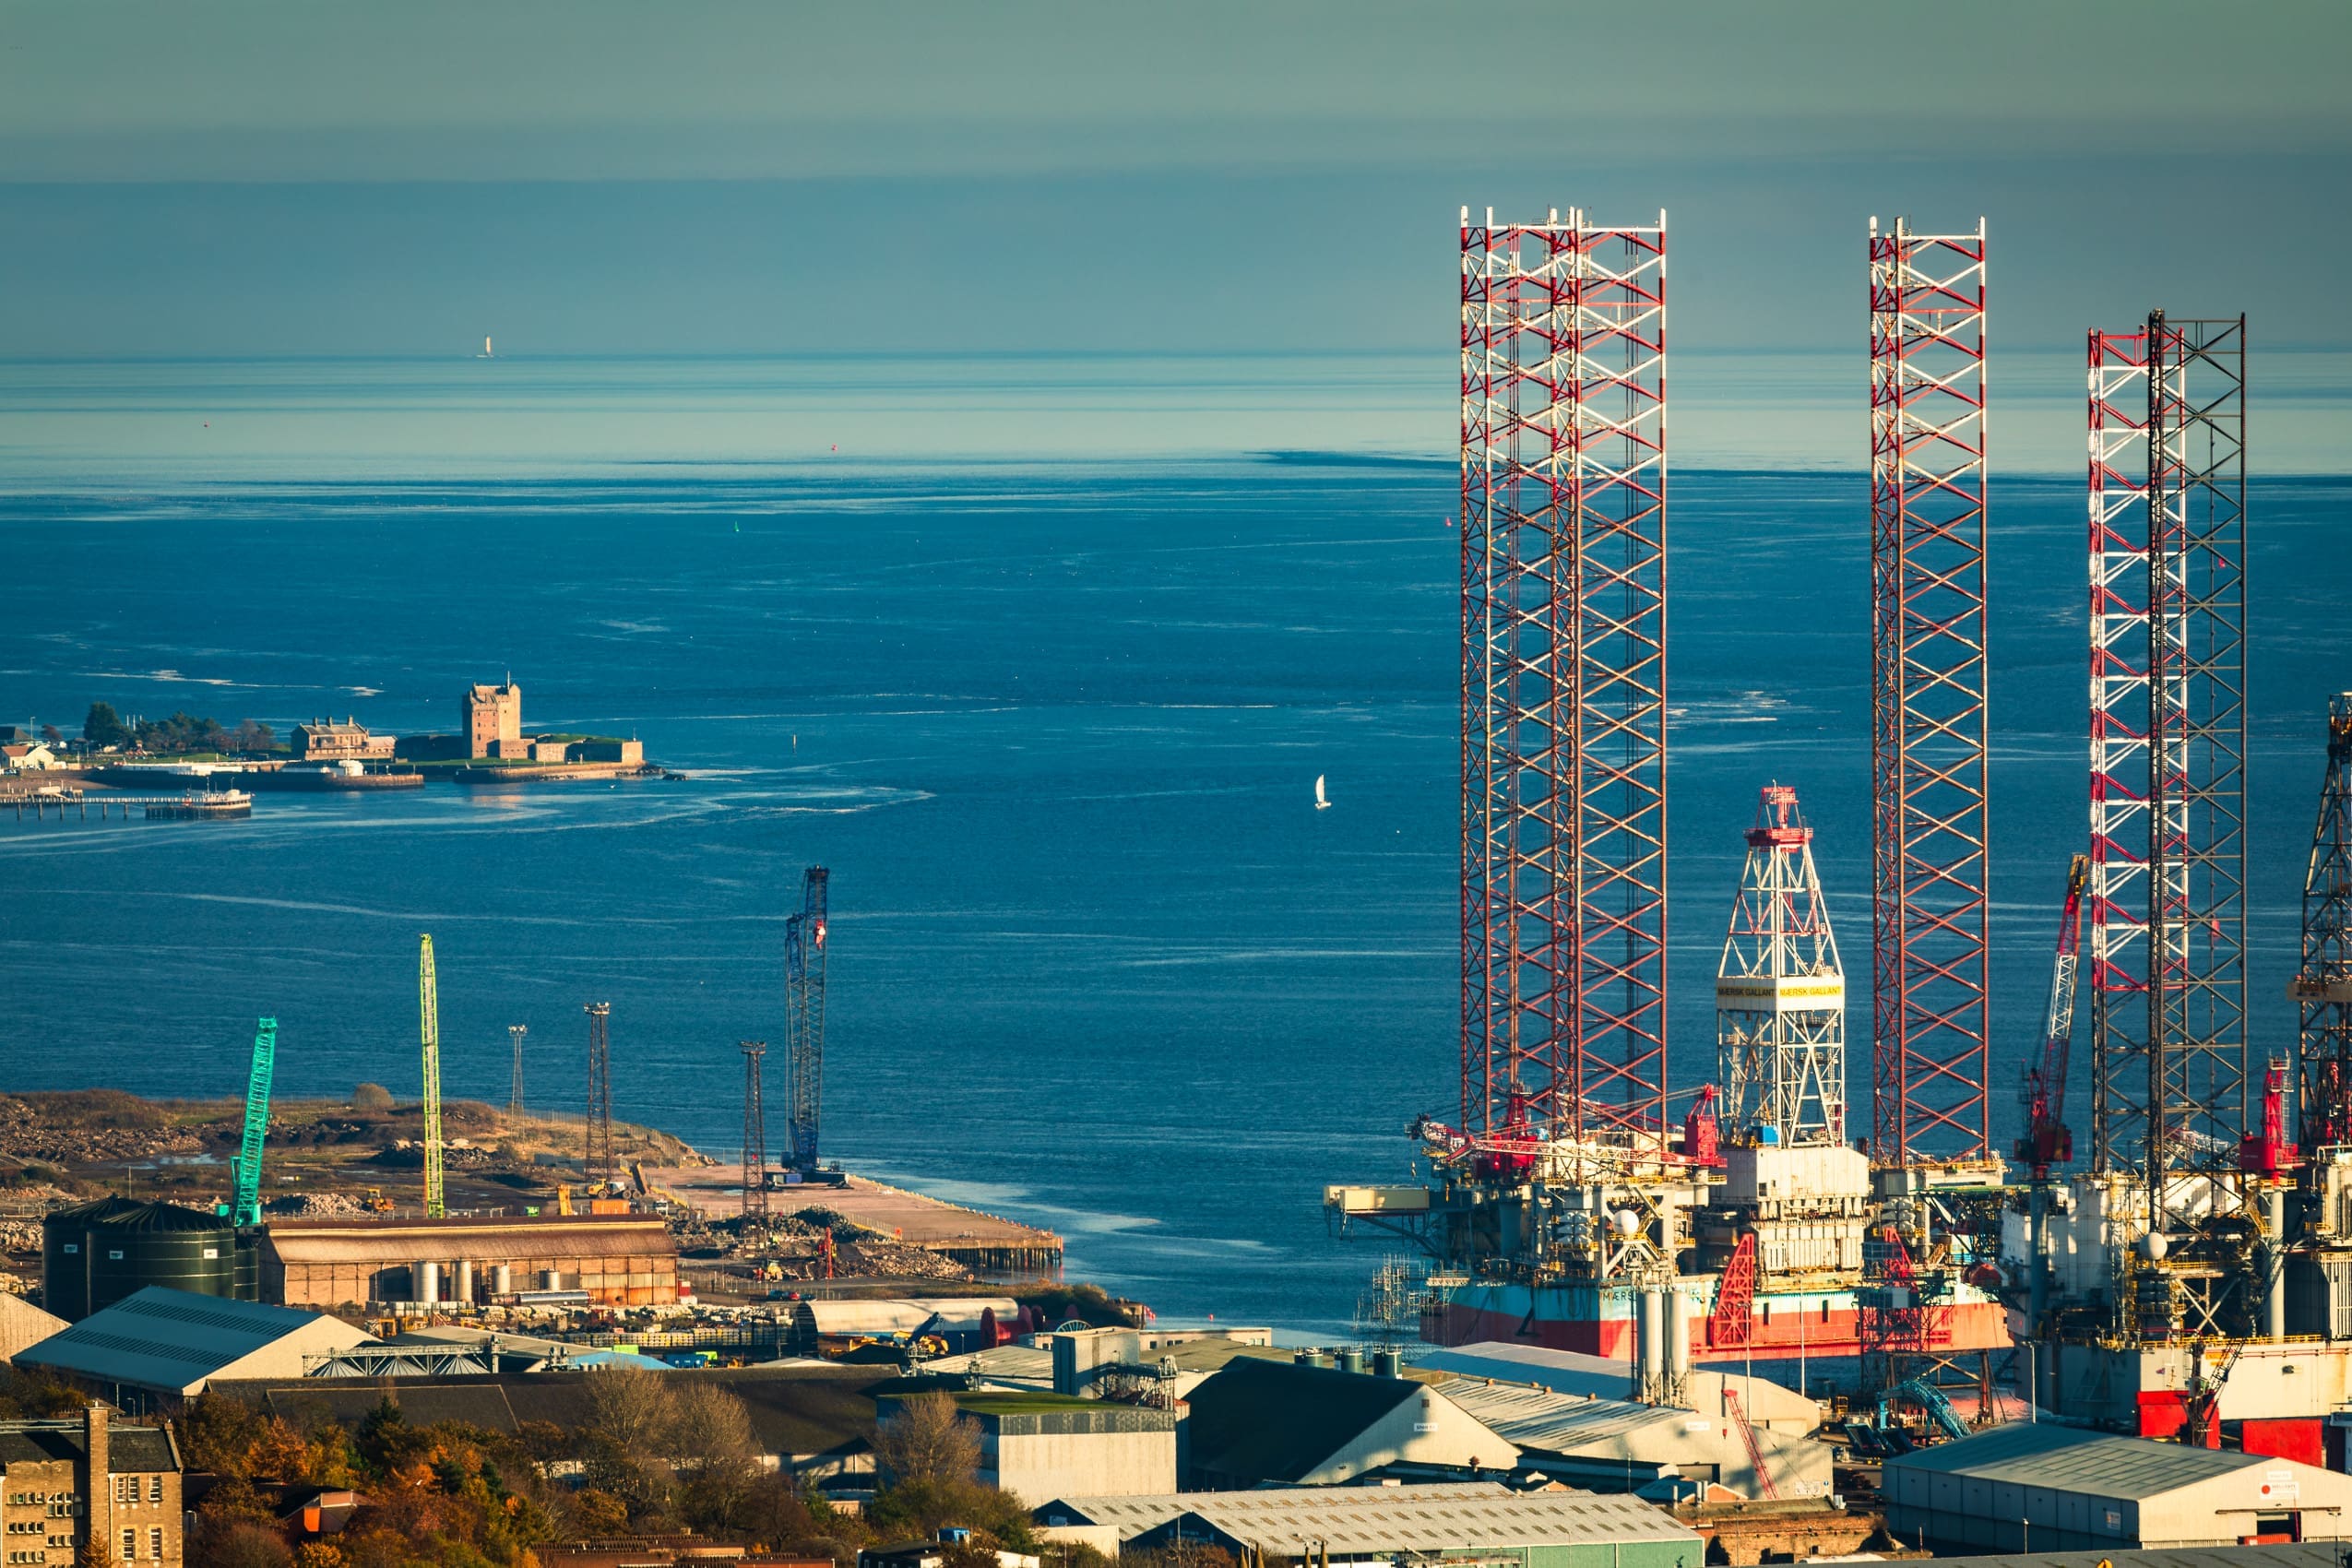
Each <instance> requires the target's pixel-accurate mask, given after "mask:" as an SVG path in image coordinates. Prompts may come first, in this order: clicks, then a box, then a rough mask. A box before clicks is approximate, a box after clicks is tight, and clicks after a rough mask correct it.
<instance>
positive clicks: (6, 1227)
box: [0, 1219, 41, 1253]
mask: <svg viewBox="0 0 2352 1568" xmlns="http://www.w3.org/2000/svg"><path fill="white" fill-rule="evenodd" d="M39 1251H41V1222H40V1221H39V1220H37V1219H7V1220H0V1253H37V1252H39Z"/></svg>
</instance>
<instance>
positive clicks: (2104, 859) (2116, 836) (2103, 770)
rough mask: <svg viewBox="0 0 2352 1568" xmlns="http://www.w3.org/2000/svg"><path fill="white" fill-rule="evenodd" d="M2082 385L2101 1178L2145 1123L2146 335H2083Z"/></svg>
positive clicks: (2133, 1152)
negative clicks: (2086, 439) (2086, 433)
mask: <svg viewBox="0 0 2352 1568" xmlns="http://www.w3.org/2000/svg"><path fill="white" fill-rule="evenodd" d="M2089 381H2090V448H2091V450H2090V461H2091V469H2090V524H2091V614H2090V628H2091V878H2090V885H2089V888H2088V892H2089V897H2090V927H2091V930H2090V939H2091V940H2090V947H2091V954H2090V956H2091V974H2090V980H2091V987H2090V990H2091V1063H2092V1065H2091V1076H2092V1083H2093V1086H2094V1091H2093V1095H2092V1103H2091V1163H2092V1167H2093V1169H2095V1170H2100V1171H2108V1170H2118V1169H2123V1168H2128V1167H2130V1166H2131V1165H2132V1164H2133V1163H2134V1162H2135V1161H2136V1159H2137V1158H2138V1155H2139V1151H2140V1150H2141V1149H2142V1148H2143V1147H2144V1145H2145V1142H2146V1128H2147V1107H2148V1074H2147V1017H2146V1001H2145V999H2146V992H2147V989H2148V917H2147V911H2148V778H2149V771H2148V335H2147V333H2146V331H2145V330H2141V331H2138V332H2094V333H2092V334H2091V336H2090V366H2089ZM2133 997H2138V998H2140V1004H2139V1006H2138V1008H2137V1009H2136V1010H2135V1009H2134V1007H2133V1006H2132V1002H2131V999H2132V998H2133ZM2127 1150H2128V1151H2129V1152H2128V1153H2127V1152H2125V1151H2127Z"/></svg>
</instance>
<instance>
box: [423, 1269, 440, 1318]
mask: <svg viewBox="0 0 2352 1568" xmlns="http://www.w3.org/2000/svg"><path fill="white" fill-rule="evenodd" d="M440 1301H441V1265H439V1264H437V1263H431V1262H427V1263H421V1264H419V1265H417V1304H418V1305H420V1306H426V1307H431V1306H438V1305H439V1304H440Z"/></svg>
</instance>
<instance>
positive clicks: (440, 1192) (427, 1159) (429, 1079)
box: [417, 932, 446, 1219]
mask: <svg viewBox="0 0 2352 1568" xmlns="http://www.w3.org/2000/svg"><path fill="white" fill-rule="evenodd" d="M417 1034H418V1037H419V1042H420V1044H421V1046H422V1056H423V1068H424V1213H425V1218H428V1219H439V1218H441V1217H442V1215H443V1214H444V1213H445V1212H446V1210H445V1201H446V1200H445V1195H444V1188H443V1185H442V1173H441V990H440V981H439V980H438V979H437V978H436V977H435V973H434V964H433V935H432V933H431V932H426V933H424V934H423V935H422V936H420V937H419V938H418V939H417Z"/></svg>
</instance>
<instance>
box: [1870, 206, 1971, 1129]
mask: <svg viewBox="0 0 2352 1568" xmlns="http://www.w3.org/2000/svg"><path fill="white" fill-rule="evenodd" d="M1989 806H1990V801H1989V797H1988V793H1987V780H1986V771H1985V233H1984V224H1983V221H1982V220H1978V225H1977V229H1976V232H1974V233H1969V234H1915V233H1913V232H1911V230H1910V227H1909V224H1908V223H1907V221H1905V220H1897V221H1896V223H1895V228H1894V230H1893V232H1889V233H1881V232H1879V227H1878V221H1877V220H1875V219H1873V220H1871V872H1872V877H1871V884H1872V885H1871V891H1872V899H1871V1086H1872V1096H1871V1101H1872V1114H1871V1150H1872V1158H1873V1159H1874V1160H1875V1161H1876V1162H1877V1163H1878V1164H1880V1165H1883V1166H1886V1165H1911V1164H1917V1163H1920V1162H1923V1161H1939V1160H1978V1159H1985V1158H1990V1152H1991V1151H1990V1142H1989V1137H1988V1134H1989V1128H1988V1123H1987V1099H1986V1094H1985V1075H1986V1069H1987V1056H1988V1049H1987V1033H1986V987H1987V968H1986V931H1985V920H1986V909H1985V865H1986V845H1987V842H1988V839H1989V820H1988V812H1989Z"/></svg>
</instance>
